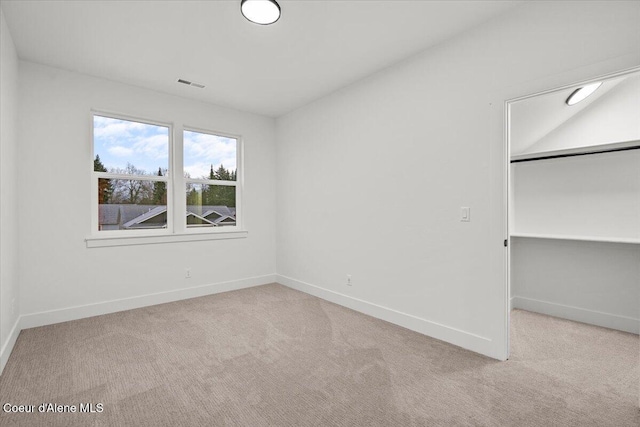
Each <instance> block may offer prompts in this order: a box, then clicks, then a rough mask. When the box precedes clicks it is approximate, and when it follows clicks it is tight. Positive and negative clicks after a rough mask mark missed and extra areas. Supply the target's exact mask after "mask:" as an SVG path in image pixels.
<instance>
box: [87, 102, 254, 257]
mask: <svg viewBox="0 0 640 427" xmlns="http://www.w3.org/2000/svg"><path fill="white" fill-rule="evenodd" d="M94 116H101V117H108V118H113V119H117V120H127V121H133V122H138V123H144V124H149V125H155V126H162V127H167V128H169V153H168V154H169V163H168V168H169V173H168V175H167V176H163V177H160V176H157V175H128V174H113V173H110V172H96V171H94V170H93V168H94V163H93V162H94V159H95V147H94V139H93V137H94V135H93V127H94ZM89 117H90V126H89V128H90V138H89V140H90V142H91V158H90V165H91V166H90V167H91V169H90V170H91V231H90V233H89V235H88V237H86V238H85V242H86V245H87V247H88V248H92V247H108V246H126V245H139V244H150V243H170V242H188V241H201V240H220V239H237V238H245V237H247V235H248V232H247V231H246V230H245V228H244V220H243V206H242V205H243V203H242V193H243V188H244V142H243V138H242V136H241V135H237V134H232V133H228V132H220V131H216V130H211V129H205V128H202V127H198V126H183V125H182V124H181V123H174V122H171V121H159V120H154V119H148V118H143V117H139V116H135V115H130V114H122V113H114V112H109V111H104V110H97V109H91V110H90V114H89ZM184 131H190V132H198V133H204V134H208V135H214V136H222V137H226V138H233V139H235V140H236V181H220V180H209V179H195V178H189V179H188V180H187V179H186V178H185V177H184V140H183V137H184ZM100 178H108V179H139V180H144V181H155V182H157V181H161V182H165V183H166V188H167V227H166V228H164V229H150V230H149V229H148V230H99V229H98V228H99V217H98V204H99V203H98V180H99V179H100ZM187 182H190V183H201V184H206V185H232V186H235V188H236V225H235V226H220V227H192V228H187V224H186V215H187V197H186V185H187ZM179 189H182V190H179Z"/></svg>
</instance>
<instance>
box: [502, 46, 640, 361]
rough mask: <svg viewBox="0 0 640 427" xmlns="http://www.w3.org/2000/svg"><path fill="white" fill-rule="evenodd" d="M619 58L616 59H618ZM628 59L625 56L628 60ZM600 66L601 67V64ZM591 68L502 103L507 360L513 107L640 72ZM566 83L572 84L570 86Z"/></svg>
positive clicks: (508, 343)
mask: <svg viewBox="0 0 640 427" xmlns="http://www.w3.org/2000/svg"><path fill="white" fill-rule="evenodd" d="M616 59H617V58H616ZM625 59H626V57H625ZM611 62H615V61H607V62H606V63H607V64H610V63H611ZM598 65H601V64H598ZM590 68H591V67H585V69H584V70H583V69H581V70H579V73H580V72H582V71H584V72H586V74H587V75H591V76H592V77H578V78H571V77H569V78H561V80H564V83H559V84H555V85H550V86H551V89H544V90H538V91H535V92H529V93H527V94H524V95H519V96H513V97H510V98H507V99H506V100H505V101H504V104H503V123H504V128H503V136H504V137H503V153H504V160H505V163H504V164H503V168H504V169H503V176H504V183H503V184H504V185H503V189H504V193H503V197H504V198H503V200H504V205H505V207H506V212H505V221H504V224H505V240H506V242H507V246H506V251H505V265H506V271H505V283H506V316H505V321H506V327H505V346H506V348H505V352H504V354H505V357H504V360H508V359H509V357H510V355H511V332H510V326H511V309H512V307H511V298H512V297H511V258H512V257H511V251H512V246H511V222H512V199H513V198H512V197H511V191H512V190H513V188H512V185H511V178H512V177H511V105H512V104H514V103H516V102H520V101H524V100H527V99H531V98H534V97H537V96H542V95H546V94H549V93H553V92H557V91H561V90H566V89H569V88H572V87H575V86H584V85H587V84H589V83H594V82H597V81H602V80H608V79H612V78H616V77H620V76H624V75H627V74H633V73H638V72H640V66H638V65H636V66H633V67H625V68H620V69H618V71H612V72H611V71H610V72H604V73H602V72H595V73H591V72H590V71H588V69H590ZM567 81H568V82H569V83H567ZM523 92H524V93H526V91H525V90H522V91H521V93H523Z"/></svg>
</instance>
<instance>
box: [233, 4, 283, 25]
mask: <svg viewBox="0 0 640 427" xmlns="http://www.w3.org/2000/svg"><path fill="white" fill-rule="evenodd" d="M240 11H241V12H242V15H243V16H244V17H245V18H247V19H248V20H249V21H251V22H253V23H254V24H260V25H269V24H273V23H274V22H276V21H277V20H278V19H280V5H279V4H278V2H276V0H242V1H241V2H240Z"/></svg>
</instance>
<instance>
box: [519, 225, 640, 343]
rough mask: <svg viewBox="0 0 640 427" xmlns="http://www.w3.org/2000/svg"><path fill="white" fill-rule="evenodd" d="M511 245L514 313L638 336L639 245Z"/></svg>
mask: <svg viewBox="0 0 640 427" xmlns="http://www.w3.org/2000/svg"><path fill="white" fill-rule="evenodd" d="M511 242H512V245H511V247H512V249H511V250H512V252H511V254H512V264H511V272H512V276H511V286H512V288H511V289H512V296H513V307H514V308H522V309H525V310H530V311H535V312H539V313H545V314H549V315H552V316H557V317H562V318H565V319H571V320H576V321H579V322H585V323H591V324H595V325H598V326H604V327H607V328H613V329H619V330H622V331H626V332H632V333H636V334H637V333H639V332H640V329H639V326H640V245H635V244H621V243H605V242H588V241H575V240H556V239H531V238H520V237H516V238H513V239H511Z"/></svg>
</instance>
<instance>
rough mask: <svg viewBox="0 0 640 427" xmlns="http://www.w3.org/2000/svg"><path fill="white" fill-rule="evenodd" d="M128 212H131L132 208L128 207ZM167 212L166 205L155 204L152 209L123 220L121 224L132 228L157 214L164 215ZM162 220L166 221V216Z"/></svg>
mask: <svg viewBox="0 0 640 427" xmlns="http://www.w3.org/2000/svg"><path fill="white" fill-rule="evenodd" d="M123 206H127V205H123ZM129 206H139V205H129ZM128 211H129V212H132V211H133V209H128ZM166 212H167V207H166V206H156V207H155V208H153V209H149V210H148V211H147V212H145V213H143V214H141V215H138V216H137V217H135V218H133V219H132V220H130V221H127V222H125V223H124V224H123V225H122V226H123V227H124V228H134V227H136V226H139V225H144V223H145V222H147V221H149V220H151V219H153V218H156V217H157V216H159V215H166ZM164 222H166V218H165V220H164Z"/></svg>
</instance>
